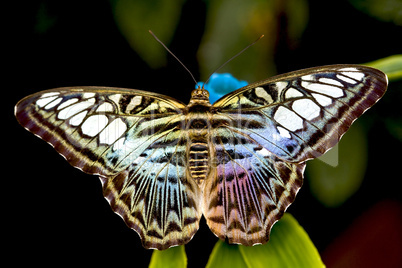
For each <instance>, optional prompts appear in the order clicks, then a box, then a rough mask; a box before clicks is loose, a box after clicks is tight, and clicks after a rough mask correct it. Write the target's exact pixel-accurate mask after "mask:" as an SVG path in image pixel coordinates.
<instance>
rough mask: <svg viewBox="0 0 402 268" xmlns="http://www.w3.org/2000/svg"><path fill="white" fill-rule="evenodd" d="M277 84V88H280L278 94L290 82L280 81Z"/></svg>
mask: <svg viewBox="0 0 402 268" xmlns="http://www.w3.org/2000/svg"><path fill="white" fill-rule="evenodd" d="M275 85H276V90H278V94H281V92H282V90H284V89H285V88H286V87H287V85H288V82H283V81H279V82H276V83H275Z"/></svg>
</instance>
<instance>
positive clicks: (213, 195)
mask: <svg viewBox="0 0 402 268" xmlns="http://www.w3.org/2000/svg"><path fill="white" fill-rule="evenodd" d="M386 87H387V78H386V76H385V75H384V74H383V73H382V72H380V71H378V70H376V69H372V68H369V67H362V66H357V65H334V66H324V67H318V68H311V69H306V70H301V71H297V72H292V73H289V74H285V75H280V76H277V77H273V78H271V79H268V80H265V81H261V82H258V83H255V84H250V85H249V86H246V87H244V88H241V89H239V90H237V91H235V92H233V93H231V94H228V95H226V96H224V97H223V98H221V99H220V100H218V101H217V102H216V103H215V104H214V105H213V107H214V109H215V111H216V114H215V115H214V117H213V119H212V123H211V125H212V127H213V130H212V134H211V144H212V145H213V146H214V147H215V158H216V159H217V163H216V168H215V169H213V171H212V172H211V173H210V176H209V178H208V180H207V181H206V185H205V189H204V203H203V210H204V215H205V217H206V218H207V223H208V225H209V226H210V228H211V229H212V231H213V232H214V233H215V234H216V235H217V236H218V237H220V238H222V239H224V238H226V237H227V238H228V239H229V241H230V242H232V243H241V244H244V245H253V244H258V243H265V242H266V241H268V238H269V231H270V229H271V227H272V225H273V224H274V223H275V221H277V220H278V219H279V218H280V217H281V215H282V214H283V212H284V211H285V210H286V208H287V207H288V206H289V205H290V204H291V203H292V202H293V200H294V198H295V196H296V193H297V191H298V189H299V188H300V187H301V184H302V178H303V170H304V166H305V163H304V161H306V160H308V159H311V158H315V157H318V156H320V155H322V154H323V153H325V152H326V151H327V150H328V149H330V148H331V147H332V146H334V145H335V144H336V143H337V142H338V141H339V139H340V138H341V136H342V135H343V134H344V133H345V132H346V130H347V129H348V128H349V127H350V125H351V124H352V123H353V121H354V120H355V119H357V118H358V117H359V116H360V115H361V114H362V113H363V112H364V111H365V110H367V109H368V108H369V107H371V106H372V105H373V104H374V103H375V102H377V101H378V100H379V99H380V98H381V97H382V95H383V94H384V93H385V90H386Z"/></svg>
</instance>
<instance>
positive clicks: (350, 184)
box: [306, 122, 367, 207]
mask: <svg viewBox="0 0 402 268" xmlns="http://www.w3.org/2000/svg"><path fill="white" fill-rule="evenodd" d="M366 166H367V137H366V133H365V129H364V127H363V126H362V125H361V123H359V122H357V123H354V124H353V126H352V127H351V128H350V129H349V131H348V132H347V133H346V134H345V135H344V137H343V138H342V140H341V141H340V143H339V144H338V147H334V148H333V149H331V151H329V152H327V153H326V154H325V155H324V156H323V157H319V158H317V159H314V160H312V161H309V162H308V163H307V168H306V170H307V175H308V176H307V178H308V179H309V185H310V189H311V192H312V194H313V195H314V196H315V197H316V198H317V199H318V200H319V201H320V202H321V203H322V204H324V205H326V206H328V207H337V206H340V205H341V204H343V203H344V202H345V201H346V200H347V199H348V198H349V197H350V196H352V195H353V194H354V193H355V192H356V191H357V190H358V189H359V187H360V185H361V183H362V181H363V178H364V174H365V171H366Z"/></svg>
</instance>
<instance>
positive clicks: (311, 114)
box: [292, 99, 320, 120]
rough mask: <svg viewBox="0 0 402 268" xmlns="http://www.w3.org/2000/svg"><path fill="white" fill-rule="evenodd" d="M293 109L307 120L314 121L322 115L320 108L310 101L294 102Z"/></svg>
mask: <svg viewBox="0 0 402 268" xmlns="http://www.w3.org/2000/svg"><path fill="white" fill-rule="evenodd" d="M292 109H293V110H294V111H295V112H296V113H298V114H299V115H301V116H302V117H303V118H305V119H307V120H312V119H314V118H316V117H318V116H319V115H320V106H318V105H317V104H315V103H314V102H313V101H312V100H309V99H301V100H297V101H295V102H293V105H292Z"/></svg>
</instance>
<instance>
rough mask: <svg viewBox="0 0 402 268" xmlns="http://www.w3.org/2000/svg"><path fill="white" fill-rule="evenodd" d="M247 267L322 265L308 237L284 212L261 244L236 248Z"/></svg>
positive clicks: (310, 266)
mask: <svg viewBox="0 0 402 268" xmlns="http://www.w3.org/2000/svg"><path fill="white" fill-rule="evenodd" d="M240 252H241V253H242V256H243V258H244V260H245V262H246V263H247V266H248V267H253V268H255V267H270V268H271V267H273V268H276V267H277V268H279V267H309V268H314V267H325V265H324V264H323V262H322V260H321V257H320V255H319V253H318V251H317V249H316V248H315V246H314V244H313V242H311V240H310V238H309V236H308V235H307V233H306V232H305V231H304V229H303V228H302V227H301V226H300V225H299V223H298V222H297V221H296V219H295V218H293V216H292V215H291V214H289V213H285V215H284V216H283V218H282V219H281V220H280V221H278V222H277V223H276V224H275V225H274V227H273V228H272V232H271V239H270V241H269V242H268V243H267V244H265V245H259V246H254V247H244V246H241V247H240Z"/></svg>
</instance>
